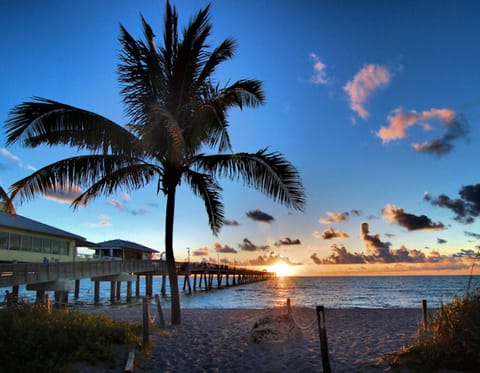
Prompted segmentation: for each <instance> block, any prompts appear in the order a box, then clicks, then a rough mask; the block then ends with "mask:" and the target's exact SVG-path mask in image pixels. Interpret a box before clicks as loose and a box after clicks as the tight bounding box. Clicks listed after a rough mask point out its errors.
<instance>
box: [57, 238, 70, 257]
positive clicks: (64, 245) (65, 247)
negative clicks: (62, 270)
mask: <svg viewBox="0 0 480 373" xmlns="http://www.w3.org/2000/svg"><path fill="white" fill-rule="evenodd" d="M59 244H60V255H68V253H69V251H70V250H69V246H70V245H69V243H68V241H59Z"/></svg>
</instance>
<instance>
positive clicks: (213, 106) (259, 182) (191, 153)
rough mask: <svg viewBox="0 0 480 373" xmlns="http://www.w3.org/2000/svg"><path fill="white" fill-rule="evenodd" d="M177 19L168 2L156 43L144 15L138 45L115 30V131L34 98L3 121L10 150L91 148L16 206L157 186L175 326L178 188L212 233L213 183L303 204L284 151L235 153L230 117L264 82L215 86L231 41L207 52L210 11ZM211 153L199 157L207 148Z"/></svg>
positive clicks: (32, 184)
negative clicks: (121, 119)
mask: <svg viewBox="0 0 480 373" xmlns="http://www.w3.org/2000/svg"><path fill="white" fill-rule="evenodd" d="M177 21H178V15H177V12H176V10H175V8H174V7H173V8H172V7H171V6H170V4H169V2H167V6H166V14H165V25H164V40H163V46H161V47H156V46H155V43H154V37H155V35H154V34H153V31H152V29H151V27H150V25H149V24H148V23H147V22H146V21H145V19H144V18H143V17H142V24H143V31H144V37H145V42H144V41H142V40H135V39H134V38H133V37H132V36H131V35H130V34H129V33H128V32H127V30H126V29H125V28H124V27H123V26H121V36H120V42H121V44H122V47H123V48H122V53H121V56H120V59H121V63H120V65H119V68H118V72H119V81H120V82H121V84H122V89H121V94H122V98H123V103H124V105H125V113H126V115H127V116H128V117H129V120H130V121H131V122H130V124H128V125H127V126H125V127H122V126H120V125H118V124H116V123H113V122H112V121H110V120H108V119H106V118H104V117H102V116H100V115H98V114H95V113H92V112H88V111H85V110H81V109H79V108H76V107H72V106H69V105H65V104H62V103H60V102H56V101H52V100H48V99H43V98H35V100H34V101H31V102H24V103H22V104H20V105H18V106H16V107H15V108H14V109H13V110H12V112H11V113H10V118H9V119H8V120H7V122H6V125H5V126H6V133H7V144H12V143H15V142H21V143H22V144H23V145H24V146H27V147H35V146H37V145H40V144H47V145H56V144H67V145H70V146H74V147H77V148H78V149H79V150H83V151H88V154H86V155H78V156H75V157H72V158H69V159H64V160H61V161H58V162H55V163H53V164H51V165H48V166H46V167H44V168H42V169H40V170H38V171H36V172H35V173H33V174H32V175H30V176H28V177H26V178H25V179H23V180H20V181H18V182H16V183H15V184H14V185H13V186H12V198H14V197H15V198H19V199H20V201H24V200H28V199H31V198H33V197H34V196H35V195H36V194H41V193H45V192H46V191H47V190H52V189H53V190H58V189H61V188H68V187H69V186H70V185H71V184H78V185H82V186H84V187H86V189H85V190H84V191H83V193H82V194H81V195H80V196H79V197H78V198H77V199H76V200H75V201H74V202H73V206H74V207H76V206H78V205H80V204H84V203H86V202H87V201H88V200H90V199H91V198H93V197H96V196H98V195H108V194H111V193H113V192H114V191H115V190H117V189H119V188H125V189H127V190H131V189H138V188H141V187H143V186H145V185H147V184H148V183H150V182H155V183H156V185H157V192H160V191H161V192H163V193H164V194H165V195H166V198H167V203H166V215H165V252H166V261H167V267H168V276H169V280H170V287H171V301H172V308H171V312H172V323H173V324H178V323H180V321H181V317H180V299H179V292H178V282H177V274H176V269H175V258H174V251H173V225H174V208H175V193H176V190H177V187H178V186H179V185H180V183H181V182H183V183H185V185H188V186H190V188H191V189H192V192H193V193H194V194H195V195H197V196H199V197H200V198H202V199H203V201H204V203H205V208H206V210H207V214H208V218H209V225H210V228H211V230H212V232H213V233H214V234H217V233H218V232H219V230H220V228H221V227H222V225H223V223H224V215H223V212H224V209H223V203H222V201H221V196H220V192H221V187H220V185H219V183H218V179H217V178H218V177H228V178H231V179H239V178H241V179H243V182H244V183H245V184H246V185H247V186H250V187H254V188H257V189H259V190H260V191H262V192H263V193H265V194H266V195H268V196H270V197H271V198H273V199H274V200H276V201H278V202H280V203H282V204H284V205H286V206H288V207H291V208H294V209H298V210H302V209H303V207H304V203H305V199H304V192H303V187H302V184H301V182H300V179H299V175H298V173H297V171H296V169H295V168H294V167H293V166H292V165H291V164H290V163H289V162H287V161H286V160H285V159H284V158H283V157H282V156H281V154H279V153H277V152H268V151H267V149H263V150H260V151H258V152H256V153H235V154H234V153H232V152H231V150H232V148H231V144H230V139H229V136H228V132H227V128H228V124H229V123H228V120H227V111H228V109H230V108H233V107H238V108H240V109H241V108H243V107H255V106H257V105H260V104H262V103H263V101H264V94H263V90H262V83H261V82H260V81H257V80H239V81H237V82H235V83H234V84H232V85H228V86H223V87H222V86H220V85H219V84H218V83H215V81H214V79H213V73H214V72H215V69H216V68H217V67H218V65H219V64H220V63H221V62H223V61H225V60H228V59H230V58H232V57H233V51H234V48H235V42H234V41H233V40H231V39H226V40H225V41H224V42H223V43H221V44H220V45H219V46H218V47H216V48H215V49H213V50H212V51H208V50H207V49H208V45H207V38H208V36H209V35H210V31H211V27H212V26H211V24H210V18H209V6H207V7H206V8H204V9H202V10H200V12H199V13H198V14H196V16H195V17H194V18H193V19H192V20H191V21H190V23H189V25H188V27H186V28H185V30H184V31H183V34H182V37H183V38H182V39H180V38H179V33H178V29H177ZM209 150H210V151H211V150H213V151H215V152H216V153H215V154H206V152H207V151H209Z"/></svg>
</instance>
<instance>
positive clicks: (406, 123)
mask: <svg viewBox="0 0 480 373" xmlns="http://www.w3.org/2000/svg"><path fill="white" fill-rule="evenodd" d="M456 115H457V113H456V112H455V111H453V110H450V109H430V110H429V111H423V112H421V113H417V112H416V111H415V110H411V111H410V112H403V110H402V109H400V108H398V109H396V110H395V111H394V112H393V115H389V116H388V122H389V125H388V126H382V127H380V130H379V131H378V132H377V136H378V137H380V138H381V139H382V140H383V142H384V143H387V142H390V141H392V140H397V139H403V138H405V137H406V136H407V129H408V128H409V127H411V126H413V125H414V124H419V125H421V126H422V127H423V128H424V129H425V130H426V131H428V130H430V129H431V128H432V126H431V124H430V123H428V122H425V121H431V120H433V119H437V120H439V121H441V122H442V123H451V122H452V121H453V120H454V119H455V117H456Z"/></svg>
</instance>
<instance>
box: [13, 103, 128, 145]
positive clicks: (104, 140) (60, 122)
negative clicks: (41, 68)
mask: <svg viewBox="0 0 480 373" xmlns="http://www.w3.org/2000/svg"><path fill="white" fill-rule="evenodd" d="M34 100H35V101H27V102H24V103H22V104H19V105H17V106H16V107H15V108H14V109H13V110H12V111H11V112H10V117H9V118H8V119H7V121H6V123H5V128H6V135H7V145H11V144H13V143H16V142H19V143H21V144H22V145H23V146H25V147H32V148H34V147H36V146H38V145H40V144H46V145H57V144H64V145H70V146H74V147H77V148H79V149H85V148H86V149H88V150H90V151H105V150H106V149H110V150H111V152H112V153H117V152H119V151H121V152H123V153H125V152H127V151H129V152H130V154H134V150H135V146H136V144H137V139H136V138H135V136H133V135H132V134H131V133H130V132H128V130H126V129H125V128H123V127H122V126H120V125H118V124H116V123H114V122H112V121H110V120H109V119H106V118H105V117H102V116H101V115H98V114H95V113H93V112H90V111H87V110H83V109H79V108H76V107H74V106H70V105H66V104H63V103H60V102H57V101H53V100H49V99H45V98H41V97H34Z"/></svg>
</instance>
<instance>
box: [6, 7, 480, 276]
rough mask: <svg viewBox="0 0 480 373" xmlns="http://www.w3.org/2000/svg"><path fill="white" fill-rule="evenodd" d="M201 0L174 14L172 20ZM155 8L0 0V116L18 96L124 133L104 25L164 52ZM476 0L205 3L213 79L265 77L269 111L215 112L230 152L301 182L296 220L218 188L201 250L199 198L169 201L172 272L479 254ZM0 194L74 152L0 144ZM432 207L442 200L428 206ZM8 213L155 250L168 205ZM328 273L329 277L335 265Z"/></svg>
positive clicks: (446, 262) (428, 266)
mask: <svg viewBox="0 0 480 373" xmlns="http://www.w3.org/2000/svg"><path fill="white" fill-rule="evenodd" d="M207 4H208V2H206V1H187V0H179V1H176V2H174V5H175V6H176V7H177V10H178V12H179V15H180V24H181V25H185V24H186V22H187V21H188V20H189V19H190V17H191V16H192V15H193V14H194V13H195V12H197V11H198V10H199V9H200V8H201V7H203V6H205V5H207ZM164 9H165V2H164V1H163V0H162V1H160V0H157V1H149V0H143V1H141V2H140V1H135V2H134V1H126V0H119V1H90V0H88V1H83V2H76V1H43V2H37V1H23V2H18V3H17V2H1V3H0V31H1V32H2V35H3V38H2V40H3V43H2V44H3V45H2V48H1V50H0V53H1V55H0V79H1V82H2V88H3V89H2V93H1V100H0V119H1V122H2V123H4V122H5V120H7V118H8V113H9V111H10V110H11V109H12V108H13V107H14V106H15V105H17V104H19V103H21V102H23V101H25V100H28V99H29V98H31V97H33V96H40V97H45V98H50V99H53V100H58V101H61V102H64V103H67V104H70V105H73V106H77V107H81V108H83V109H87V110H91V111H94V112H97V113H99V114H102V115H104V116H106V117H107V118H110V119H113V120H115V121H116V122H117V123H121V124H124V123H126V121H127V120H126V118H125V116H124V115H123V107H122V104H121V98H120V95H119V84H118V82H117V77H116V67H117V63H118V62H119V60H118V55H119V48H120V44H119V42H118V36H119V24H120V23H121V24H122V25H124V26H125V27H126V28H127V30H129V32H130V33H131V34H133V35H134V36H135V37H138V38H140V37H141V36H142V33H141V23H140V14H143V15H144V16H145V18H146V20H147V21H148V22H149V23H150V24H151V25H152V27H153V29H154V31H155V32H156V34H157V37H159V40H158V43H160V42H161V35H162V22H163V14H164ZM478 14H480V4H478V3H477V2H474V1H465V0H464V1H442V2H438V1H401V2H400V1H398V2H393V1H361V2H360V1H298V2H295V4H294V3H293V2H291V1H280V0H277V1H262V0H257V1H242V2H240V1H228V0H222V1H212V3H211V20H212V23H213V32H212V37H211V39H210V42H211V45H212V46H214V45H217V44H219V43H220V42H221V41H223V39H225V38H227V37H233V38H235V39H236V40H237V42H238V48H237V51H236V56H235V58H234V59H233V60H231V61H227V62H226V63H224V65H223V66H222V68H221V69H220V70H219V71H218V74H217V78H218V80H219V81H220V82H223V83H227V82H228V81H229V80H231V81H234V80H238V79H242V78H255V79H260V80H262V81H263V82H264V85H265V92H266V97H267V100H266V104H265V105H264V106H262V107H260V108H257V109H247V110H244V111H233V112H231V113H230V122H231V129H230V135H231V139H232V143H233V146H234V150H235V151H249V152H254V151H257V150H259V149H262V148H265V147H269V149H270V150H274V151H279V152H281V153H283V154H284V156H285V157H286V158H287V159H288V160H290V161H291V162H292V163H293V164H294V165H295V166H296V167H297V168H298V171H299V172H300V175H301V177H302V181H303V183H304V187H305V191H306V195H307V207H306V211H305V212H303V213H301V212H296V211H290V210H288V209H287V208H285V207H283V206H280V205H277V204H275V203H274V202H272V201H271V200H269V199H267V198H266V197H264V196H263V195H261V194H260V193H259V192H257V191H255V190H250V189H246V188H244V187H243V186H242V185H241V183H232V182H230V181H227V180H225V181H224V182H222V186H223V187H224V192H223V198H224V203H225V215H226V218H227V219H228V220H229V221H231V222H235V223H236V224H234V225H226V226H225V227H224V228H223V229H222V231H221V233H220V234H219V235H218V236H217V237H215V236H213V235H212V234H211V232H210V231H209V228H208V221H207V216H206V213H205V211H204V209H203V203H202V202H201V201H200V200H198V199H195V198H194V197H193V196H192V195H191V194H190V191H189V190H188V189H184V188H181V189H180V191H179V195H178V199H177V206H176V207H177V208H176V221H175V232H174V246H175V252H176V259H177V260H184V259H185V258H186V257H187V248H190V255H191V258H192V259H193V260H211V261H217V260H219V259H220V260H222V261H224V262H227V263H232V264H233V263H237V264H243V265H245V264H259V265H261V266H265V265H266V264H269V263H271V262H273V261H274V260H276V259H278V258H283V259H284V261H285V262H287V263H290V264H298V265H295V266H293V267H294V268H295V270H296V271H297V273H300V274H302V273H303V274H306V273H319V274H330V273H333V272H336V273H346V274H353V273H361V274H375V273H380V272H379V271H387V272H389V273H407V272H408V273H414V271H419V270H424V271H425V270H428V271H433V270H436V271H437V272H435V273H440V271H441V270H459V271H463V272H464V273H468V270H469V266H470V265H471V263H472V260H471V258H470V256H471V255H469V254H471V253H472V252H476V251H477V247H478V245H479V242H480V226H479V223H478V218H477V216H478V213H479V212H480V186H478V183H480V174H479V172H478V169H477V167H475V165H476V160H478V155H479V151H478V144H479V141H480V130H479V122H480V115H479V114H480V90H479V88H478V87H480V74H478V72H477V71H478V67H479V66H480V47H479V46H480V40H479V39H480V24H479V23H478V19H477V18H478ZM0 136H2V137H1V140H2V144H0V147H1V148H0V171H1V173H0V183H1V185H2V186H3V187H4V188H8V187H9V186H10V185H11V184H12V183H13V182H15V181H17V180H19V179H20V178H22V177H25V176H27V175H28V174H29V173H30V172H32V170H34V169H39V168H41V167H42V166H44V165H46V164H48V163H50V162H53V161H55V160H58V159H60V158H65V157H68V156H71V155H74V154H75V152H74V151H73V150H72V149H68V148H40V149H34V150H32V149H23V148H20V147H18V146H10V147H8V148H6V147H5V137H4V135H3V134H1V135H0ZM439 197H441V198H439ZM16 207H17V212H18V213H19V214H21V215H24V216H27V217H29V218H33V219H37V220H40V221H42V222H44V223H47V224H51V225H54V226H56V227H58V228H61V229H65V230H67V231H70V232H72V233H75V234H79V235H82V236H84V237H86V238H87V239H88V240H90V241H94V242H100V241H104V240H109V239H116V238H120V239H124V240H131V241H135V242H138V243H140V244H143V245H146V246H149V247H152V248H154V249H157V250H159V251H163V247H164V245H163V240H164V210H165V199H164V197H163V196H162V195H159V196H157V195H156V194H155V190H154V188H153V186H152V187H150V188H145V189H143V190H139V191H124V193H121V192H119V193H117V194H115V195H112V196H108V197H100V198H98V199H96V200H95V201H92V202H91V203H90V204H89V205H88V206H86V207H82V208H79V209H78V210H75V211H74V210H73V209H72V208H71V207H69V205H68V203H65V200H64V201H63V203H62V201H60V200H59V198H58V196H56V197H52V196H50V198H45V197H42V196H39V197H37V198H36V199H34V200H32V201H29V202H26V203H24V204H22V205H21V206H18V205H17V206H16ZM332 263H334V264H332Z"/></svg>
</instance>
